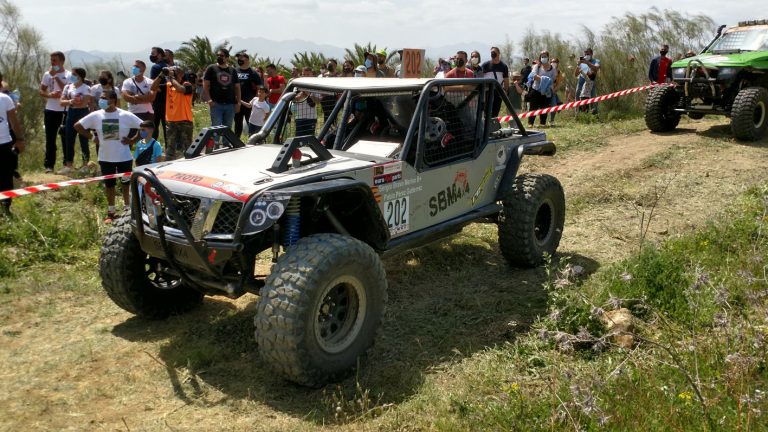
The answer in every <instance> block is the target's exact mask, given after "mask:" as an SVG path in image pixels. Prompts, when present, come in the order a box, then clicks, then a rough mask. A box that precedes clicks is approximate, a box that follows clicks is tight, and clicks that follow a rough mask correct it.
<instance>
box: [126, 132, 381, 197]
mask: <svg viewBox="0 0 768 432" xmlns="http://www.w3.org/2000/svg"><path fill="white" fill-rule="evenodd" d="M282 148H283V147H282V146H280V145H275V144H263V145H258V146H248V147H246V148H240V149H236V150H230V151H222V152H220V153H216V154H209V155H204V156H199V157H197V158H194V159H180V160H176V161H172V162H162V163H159V164H154V165H149V166H142V167H137V168H136V169H135V171H142V170H143V169H145V168H146V169H149V170H151V171H152V172H153V173H154V174H155V175H156V176H157V177H158V178H159V179H160V181H161V182H162V183H163V185H164V186H165V187H166V188H168V189H169V190H170V191H171V192H172V193H174V194H180V195H187V196H195V197H201V198H212V199H219V200H227V201H233V200H239V201H243V202H245V201H247V200H248V198H249V197H250V196H251V195H253V194H254V193H256V192H258V191H260V190H262V189H265V188H267V187H269V188H274V187H275V186H278V185H280V184H282V183H286V182H291V181H295V180H300V179H301V178H306V177H316V176H318V175H320V176H322V175H323V174H328V175H331V174H338V173H344V172H351V171H355V170H359V169H363V168H367V167H369V166H372V165H374V163H376V162H377V160H376V159H375V158H373V157H371V158H366V157H365V156H362V155H355V154H349V153H345V152H337V151H332V154H333V155H334V157H333V158H332V159H330V160H328V161H322V162H317V163H313V164H306V165H303V166H301V167H299V168H291V169H289V170H288V171H285V172H283V173H279V174H278V173H273V172H271V171H268V170H269V168H271V167H272V164H273V163H274V161H275V159H276V158H277V155H278V154H279V153H280V151H281V150H282ZM302 152H304V153H305V158H306V157H315V155H314V153H313V152H312V151H311V150H310V149H308V148H302ZM368 159H370V160H368Z"/></svg>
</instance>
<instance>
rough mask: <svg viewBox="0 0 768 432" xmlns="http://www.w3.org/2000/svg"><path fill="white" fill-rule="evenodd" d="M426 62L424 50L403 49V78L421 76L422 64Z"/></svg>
mask: <svg viewBox="0 0 768 432" xmlns="http://www.w3.org/2000/svg"><path fill="white" fill-rule="evenodd" d="M422 63H424V50H423V49H414V48H405V49H403V66H402V74H401V77H402V78H421V65H422Z"/></svg>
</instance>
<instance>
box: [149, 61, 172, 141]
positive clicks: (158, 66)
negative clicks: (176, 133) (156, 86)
mask: <svg viewBox="0 0 768 432" xmlns="http://www.w3.org/2000/svg"><path fill="white" fill-rule="evenodd" d="M149 61H151V62H152V63H153V65H152V68H151V69H150V70H149V77H150V78H151V79H152V80H153V81H154V80H158V79H159V80H160V84H162V85H161V86H160V90H159V91H158V92H157V95H156V96H155V100H154V101H152V110H153V111H154V112H155V118H154V122H155V130H154V132H152V138H154V139H157V138H158V137H159V136H160V123H162V124H163V141H167V137H166V135H165V133H166V128H167V127H168V126H167V124H166V122H165V94H166V93H165V83H166V80H165V75H164V74H163V73H162V72H163V69H164V68H167V67H168V63H166V61H165V50H164V49H162V48H160V47H153V48H152V50H151V51H150V52H149Z"/></svg>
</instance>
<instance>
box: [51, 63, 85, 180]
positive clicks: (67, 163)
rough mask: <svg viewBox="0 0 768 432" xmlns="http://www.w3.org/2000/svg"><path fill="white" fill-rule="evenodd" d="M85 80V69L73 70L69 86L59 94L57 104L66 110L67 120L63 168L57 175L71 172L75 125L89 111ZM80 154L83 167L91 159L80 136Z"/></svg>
mask: <svg viewBox="0 0 768 432" xmlns="http://www.w3.org/2000/svg"><path fill="white" fill-rule="evenodd" d="M84 80H85V69H83V68H74V69H72V74H71V75H70V76H69V84H67V86H66V87H64V90H63V91H62V92H61V99H59V103H60V104H61V106H63V107H65V108H66V109H67V118H66V120H65V121H64V167H63V168H62V169H61V170H60V171H59V174H70V173H71V172H72V170H73V169H72V163H73V161H74V158H75V136H76V135H77V134H76V133H75V128H74V126H75V123H76V122H77V121H78V120H80V119H81V118H83V117H85V116H86V115H87V114H88V112H89V110H88V107H89V106H90V102H91V88H90V87H88V85H86V84H85V83H84V82H83V81H84ZM80 152H81V156H82V158H83V165H85V164H87V163H88V161H89V160H90V158H91V149H90V147H89V146H88V140H87V139H85V137H83V136H80Z"/></svg>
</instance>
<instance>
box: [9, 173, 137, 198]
mask: <svg viewBox="0 0 768 432" xmlns="http://www.w3.org/2000/svg"><path fill="white" fill-rule="evenodd" d="M130 175H131V173H130V172H124V173H120V174H108V175H104V176H100V177H89V178H84V179H76V180H67V181H63V182H58V183H46V184H42V185H37V186H28V187H25V188H21V189H14V190H9V191H5V192H0V201H1V200H5V199H10V198H18V197H22V196H24V195H30V194H34V193H38V192H43V191H49V190H56V189H61V188H63V187H67V186H75V185H81V184H86V183H93V182H97V181H101V180H109V179H114V178H119V177H130Z"/></svg>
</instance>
